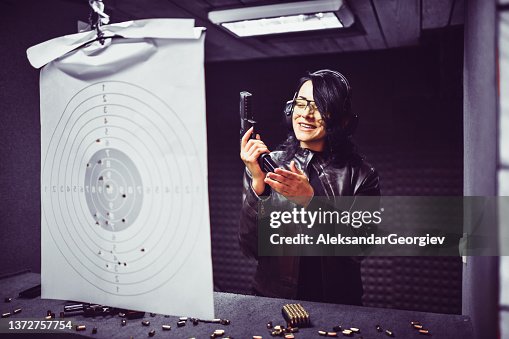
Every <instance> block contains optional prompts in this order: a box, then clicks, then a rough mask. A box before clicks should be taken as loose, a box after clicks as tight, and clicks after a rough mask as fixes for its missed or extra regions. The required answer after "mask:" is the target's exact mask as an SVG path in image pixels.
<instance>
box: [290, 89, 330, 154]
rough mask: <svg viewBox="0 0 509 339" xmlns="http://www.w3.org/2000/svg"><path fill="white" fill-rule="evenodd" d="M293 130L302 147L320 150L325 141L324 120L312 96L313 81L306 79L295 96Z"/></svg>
mask: <svg viewBox="0 0 509 339" xmlns="http://www.w3.org/2000/svg"><path fill="white" fill-rule="evenodd" d="M295 101H296V103H295V107H294V109H293V119H292V122H293V131H294V133H295V136H296V137H297V140H299V141H300V146H301V147H302V148H309V149H311V150H314V151H322V150H323V146H324V143H325V121H324V120H323V118H322V115H321V114H320V112H319V111H318V108H317V107H316V104H315V102H314V98H313V83H312V82H311V80H308V81H306V82H305V83H304V84H303V85H302V86H301V88H300V89H299V92H298V93H297V97H296V98H295Z"/></svg>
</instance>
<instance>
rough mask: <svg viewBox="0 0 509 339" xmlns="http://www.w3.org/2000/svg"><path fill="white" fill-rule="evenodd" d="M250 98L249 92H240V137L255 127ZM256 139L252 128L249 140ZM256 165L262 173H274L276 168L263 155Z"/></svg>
mask: <svg viewBox="0 0 509 339" xmlns="http://www.w3.org/2000/svg"><path fill="white" fill-rule="evenodd" d="M252 97H253V95H252V94H251V93H249V92H246V91H242V92H240V137H241V138H242V136H243V135H244V134H245V133H246V132H247V130H248V129H250V128H251V127H255V125H256V121H255V120H254V115H253V106H252ZM255 138H256V127H255V128H253V133H252V134H251V139H255ZM258 164H259V165H260V168H261V169H262V171H264V172H274V170H275V169H276V168H277V165H276V163H275V162H274V160H272V158H271V157H270V154H267V153H263V154H262V155H260V157H259V158H258Z"/></svg>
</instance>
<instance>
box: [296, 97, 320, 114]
mask: <svg viewBox="0 0 509 339" xmlns="http://www.w3.org/2000/svg"><path fill="white" fill-rule="evenodd" d="M293 107H294V108H293V110H294V112H296V113H304V112H305V111H306V110H307V109H308V107H309V108H310V110H312V111H313V112H318V107H317V106H316V103H315V102H314V101H313V100H307V99H301V98H299V99H295V100H294V101H293Z"/></svg>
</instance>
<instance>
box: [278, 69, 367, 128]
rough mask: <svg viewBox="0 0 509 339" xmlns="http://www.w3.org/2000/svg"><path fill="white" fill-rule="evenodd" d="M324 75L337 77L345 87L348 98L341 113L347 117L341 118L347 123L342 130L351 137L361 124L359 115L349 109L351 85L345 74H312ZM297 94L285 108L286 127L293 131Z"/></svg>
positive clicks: (331, 72)
mask: <svg viewBox="0 0 509 339" xmlns="http://www.w3.org/2000/svg"><path fill="white" fill-rule="evenodd" d="M323 74H332V75H334V76H335V77H337V78H338V79H339V81H340V82H341V83H342V84H343V86H344V89H345V92H346V96H345V100H344V101H343V105H342V109H341V111H342V113H343V114H346V116H344V117H341V118H344V119H341V118H340V120H343V121H346V123H345V125H344V126H342V130H343V132H344V133H345V134H346V135H347V136H350V135H352V134H353V133H354V132H355V130H356V129H357V125H358V123H359V117H358V116H357V114H354V113H352V112H351V111H350V109H349V107H348V106H349V105H350V101H351V87H350V83H349V82H348V80H347V79H346V77H345V76H344V75H343V74H341V73H339V72H337V71H333V70H329V69H322V70H319V71H316V72H313V73H311V75H312V76H313V75H318V76H319V75H323ZM297 94H298V91H297V92H295V94H294V95H293V99H292V100H289V101H287V102H286V104H285V108H284V113H285V120H286V125H287V126H288V128H289V129H290V130H292V117H293V109H294V106H295V105H294V104H295V99H296V98H297Z"/></svg>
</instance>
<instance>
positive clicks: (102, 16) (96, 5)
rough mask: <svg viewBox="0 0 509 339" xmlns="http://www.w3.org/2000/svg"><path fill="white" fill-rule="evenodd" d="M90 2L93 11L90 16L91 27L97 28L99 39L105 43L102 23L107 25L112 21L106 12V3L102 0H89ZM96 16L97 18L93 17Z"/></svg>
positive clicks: (102, 43)
mask: <svg viewBox="0 0 509 339" xmlns="http://www.w3.org/2000/svg"><path fill="white" fill-rule="evenodd" d="M88 4H89V5H90V8H91V9H92V11H91V12H90V16H89V24H90V28H91V29H94V28H95V29H96V30H97V39H98V40H99V42H100V43H101V45H104V33H103V32H102V30H101V25H103V24H104V25H107V24H108V23H109V22H110V16H109V15H108V14H106V13H104V3H103V1H102V0H89V1H88ZM94 16H95V18H96V20H95V22H94V20H93V19H92V18H93V17H94Z"/></svg>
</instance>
